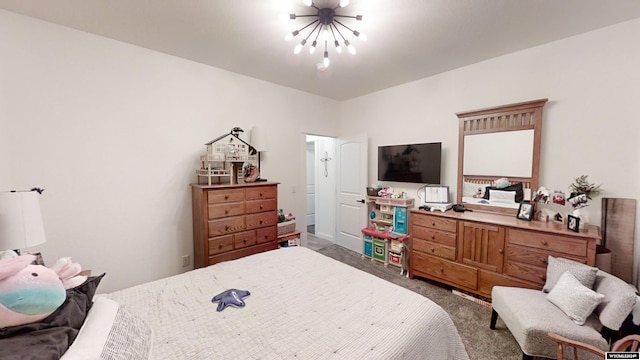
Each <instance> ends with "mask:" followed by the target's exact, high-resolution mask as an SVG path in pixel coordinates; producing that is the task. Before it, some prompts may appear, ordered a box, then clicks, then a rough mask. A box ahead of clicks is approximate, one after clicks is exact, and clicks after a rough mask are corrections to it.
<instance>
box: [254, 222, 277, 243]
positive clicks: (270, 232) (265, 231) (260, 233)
mask: <svg viewBox="0 0 640 360" xmlns="http://www.w3.org/2000/svg"><path fill="white" fill-rule="evenodd" d="M256 238H257V240H258V244H261V243H265V242H269V241H276V239H277V238H278V228H277V227H275V226H270V227H266V228H260V229H258V230H256Z"/></svg>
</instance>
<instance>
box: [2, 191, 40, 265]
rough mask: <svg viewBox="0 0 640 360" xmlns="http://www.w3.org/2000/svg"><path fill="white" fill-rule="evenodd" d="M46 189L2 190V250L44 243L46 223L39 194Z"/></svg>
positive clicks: (22, 248) (16, 249)
mask: <svg viewBox="0 0 640 360" xmlns="http://www.w3.org/2000/svg"><path fill="white" fill-rule="evenodd" d="M43 191H44V190H42V189H39V188H33V189H31V190H27V191H15V190H14V191H4V192H0V250H5V249H6V250H15V251H16V253H18V254H20V251H22V250H24V249H27V248H30V247H33V246H37V245H40V244H44V243H45V241H46V237H45V233H44V223H43V221H42V212H41V211H40V202H39V200H38V196H40V194H42V192H43Z"/></svg>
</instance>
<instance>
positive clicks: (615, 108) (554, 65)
mask: <svg viewBox="0 0 640 360" xmlns="http://www.w3.org/2000/svg"><path fill="white" fill-rule="evenodd" d="M639 33H640V20H634V21H630V22H626V23H622V24H619V25H616V26H611V27H608V28H604V29H601V30H597V31H593V32H589V33H586V34H583V35H580V36H575V37H571V38H567V39H564V40H561V41H556V42H553V43H550V44H546V45H543V46H538V47H535V48H531V49H527V50H524V51H520V52H518V53H514V54H510V55H506V56H502V57H499V58H496V59H492V60H489V61H485V62H481V63H477V64H474V65H471V66H467V67H464V68H461V69H457V70H454V71H450V72H447V73H443V74H439V75H436V76H433V77H430V78H426V79H422V80H419V81H415V82H412V83H409V84H405V85H401V86H398V87H394V88H391V89H387V90H384V91H380V92H377V93H374V94H370V95H367V96H363V97H360V98H357V99H354V100H351V101H346V102H343V103H342V104H341V113H340V117H341V118H343V119H349V121H341V122H340V124H341V128H340V133H341V134H345V133H352V132H356V131H358V130H360V129H367V132H368V135H369V141H370V146H369V179H370V182H371V183H374V182H375V181H376V179H377V163H376V161H377V160H376V159H377V154H376V149H377V146H378V145H387V144H398V143H411V142H435V141H441V142H442V145H443V173H442V183H443V184H446V185H450V186H451V188H452V189H455V185H456V183H457V156H458V148H457V146H458V118H457V117H456V115H455V113H456V112H460V111H465V110H472V109H477V108H483V107H489V106H496V105H502V104H509V103H514V102H520V101H527V100H534V99H540V98H549V102H548V103H547V104H546V106H545V108H544V124H543V135H542V153H541V168H540V184H541V185H544V186H547V187H549V188H552V189H561V190H565V191H566V190H567V189H568V187H569V185H570V184H571V183H572V182H573V179H574V178H576V177H578V176H580V175H583V174H585V175H588V179H589V180H590V181H591V182H594V183H597V184H602V188H603V189H604V190H605V191H606V192H605V193H604V194H602V196H607V197H621V198H634V199H638V198H639V197H640V182H638V178H639V176H640V156H639V155H640V144H639V142H638V138H639V135H640V131H639V129H640V121H638V104H639V103H640V91H638V84H640V70H639V68H638V64H640V47H638V45H637V34H639ZM425 66H428V59H425ZM507 151H508V149H507ZM390 185H391V186H396V187H398V188H399V189H402V190H405V191H408V192H409V194H416V190H417V187H418V186H417V185H413V186H412V185H406V184H405V185H402V184H399V183H391V184H390ZM454 191H455V190H454ZM414 196H415V195H414ZM452 196H454V197H453V198H455V193H452ZM600 201H601V200H600V197H598V198H595V200H594V201H593V202H592V203H591V206H590V207H589V208H588V211H589V213H590V218H591V221H592V222H595V223H596V224H600V207H601V204H600ZM566 210H567V211H569V210H570V208H569V207H568V206H567V209H566ZM638 210H639V211H640V209H638ZM639 233H640V218H637V219H636V249H635V250H636V251H635V254H636V259H635V264H636V267H638V258H639V257H640V244H639V243H640V241H638V239H639V238H640V237H639V236H638V234H639ZM637 271H638V272H640V269H638V270H637Z"/></svg>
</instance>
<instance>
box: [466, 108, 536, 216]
mask: <svg viewBox="0 0 640 360" xmlns="http://www.w3.org/2000/svg"><path fill="white" fill-rule="evenodd" d="M547 101H548V99H539V100H532V101H526V102H521V103H515V104H509V105H502V106H494V107H490V108H485V109H478V110H471V111H464V112H459V113H456V115H457V116H458V119H459V122H460V134H459V140H458V188H457V192H456V199H457V201H456V202H457V203H462V195H463V193H462V192H463V186H464V183H465V182H470V183H475V184H479V185H483V186H489V183H491V182H493V181H494V180H496V179H498V178H501V177H506V178H508V179H509V181H510V182H522V184H523V186H524V188H525V189H531V196H532V197H533V196H534V192H535V191H536V190H537V189H538V174H539V167H540V141H541V138H542V108H543V107H544V104H545V103H546V102H547ZM530 129H533V154H532V155H533V159H532V162H531V177H516V176H509V174H495V175H473V174H464V173H463V172H464V140H465V136H468V135H478V134H488V133H497V132H504V131H519V130H530ZM464 206H465V207H466V208H469V209H472V210H474V211H481V212H491V213H499V214H505V215H514V216H515V214H516V213H517V211H518V209H517V208H516V209H512V208H506V207H499V206H492V205H481V204H469V203H465V204H464Z"/></svg>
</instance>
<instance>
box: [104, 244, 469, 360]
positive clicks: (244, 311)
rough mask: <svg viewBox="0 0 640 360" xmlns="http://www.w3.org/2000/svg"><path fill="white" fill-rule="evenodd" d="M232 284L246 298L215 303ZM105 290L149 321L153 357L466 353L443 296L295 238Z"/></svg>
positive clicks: (362, 356)
mask: <svg viewBox="0 0 640 360" xmlns="http://www.w3.org/2000/svg"><path fill="white" fill-rule="evenodd" d="M363 261H364V260H363ZM232 288H235V289H240V290H248V291H250V292H251V295H250V296H248V297H246V298H244V300H245V302H246V306H245V307H244V308H235V307H231V306H229V307H227V308H226V309H225V310H224V311H222V312H217V311H216V307H217V305H218V304H217V303H212V302H211V298H213V297H214V296H215V295H217V294H218V293H221V292H223V291H225V290H227V289H232ZM107 296H108V297H110V298H111V299H113V300H115V301H117V302H118V303H120V304H121V306H123V307H124V308H125V309H127V310H129V311H130V312H131V313H133V314H135V315H137V316H139V317H141V318H142V319H144V320H145V321H146V322H147V323H148V324H149V325H150V326H151V327H152V328H153V347H152V355H151V358H152V359H171V360H177V359H180V360H185V359H294V358H295V359H349V360H352V359H400V358H405V359H468V356H467V353H466V352H465V349H464V345H463V344H462V341H461V339H460V336H459V334H458V332H457V330H456V328H455V326H454V324H453V322H452V321H451V318H450V317H449V315H448V314H447V313H446V312H445V311H444V310H443V309H442V308H441V307H440V306H438V305H437V304H435V303H433V302H432V301H431V300H429V299H427V298H425V297H423V296H421V295H418V294H416V293H414V292H412V291H409V290H407V289H404V288H402V287H399V286H397V285H394V284H392V283H389V282H387V281H384V280H381V279H379V278H377V277H375V276H373V275H371V274H368V273H365V272H363V271H360V270H357V269H355V268H353V267H350V266H348V265H345V264H343V263H340V262H338V261H335V260H333V259H331V258H328V257H326V256H324V255H321V254H318V253H316V252H314V251H312V250H309V249H306V248H302V247H290V248H282V249H278V250H273V251H269V252H266V253H261V254H256V255H253V256H249V257H245V258H242V259H238V260H234V261H229V262H223V263H219V264H216V265H212V266H209V267H207V268H203V269H197V270H194V271H190V272H188V273H185V274H181V275H177V276H173V277H170V278H166V279H162V280H158V281H155V282H151V283H146V284H142V285H139V286H135V287H132V288H129V289H125V290H121V291H117V292H114V293H111V294H107Z"/></svg>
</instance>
